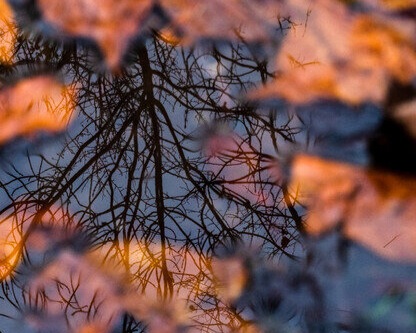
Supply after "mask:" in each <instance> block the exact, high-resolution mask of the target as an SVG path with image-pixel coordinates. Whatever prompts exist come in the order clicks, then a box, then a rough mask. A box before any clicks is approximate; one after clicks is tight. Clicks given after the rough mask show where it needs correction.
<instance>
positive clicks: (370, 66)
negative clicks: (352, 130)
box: [251, 0, 416, 104]
mask: <svg viewBox="0 0 416 333" xmlns="http://www.w3.org/2000/svg"><path fill="white" fill-rule="evenodd" d="M290 4H291V6H292V7H293V8H292V12H293V13H294V15H293V17H294V20H295V21H297V22H301V23H300V26H298V27H297V28H295V29H292V30H291V31H290V33H289V34H288V36H287V37H286V38H285V40H284V42H283V45H282V48H281V50H280V52H279V53H278V56H277V57H276V68H277V71H278V73H277V76H276V79H275V80H274V81H272V82H271V83H269V84H268V85H266V86H265V87H263V88H260V89H259V90H258V91H256V92H254V93H253V94H252V95H251V97H252V98H255V99H269V98H283V99H286V100H288V101H289V102H293V103H298V104H302V103H308V102H311V101H312V100H316V99H320V98H328V99H331V98H333V99H339V100H341V101H344V102H347V103H351V104H359V103H363V102H374V103H382V102H383V101H384V100H385V98H386V94H387V89H388V86H389V82H390V81H391V80H392V79H396V80H398V81H400V82H403V83H407V82H410V81H411V80H412V79H413V78H414V77H416V41H415V39H414V33H415V31H416V25H415V22H414V21H412V20H407V19H404V18H396V17H391V16H387V15H376V14H373V13H371V12H370V13H364V14H363V13H355V12H353V11H351V10H349V8H348V6H346V5H345V4H343V3H341V2H340V1H329V0H315V1H311V3H310V4H308V3H306V2H300V3H299V1H292V2H290ZM289 8H290V7H289ZM289 13H290V12H289Z"/></svg>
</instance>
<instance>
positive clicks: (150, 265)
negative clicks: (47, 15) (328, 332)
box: [1, 35, 301, 332]
mask: <svg viewBox="0 0 416 333" xmlns="http://www.w3.org/2000/svg"><path fill="white" fill-rule="evenodd" d="M35 48H36V50H37V51H36V52H35V50H34V49H35ZM39 48H40V51H39ZM79 48H80V46H77V45H73V46H70V47H65V48H62V47H60V46H59V45H55V44H46V43H43V42H39V41H38V40H33V39H31V38H29V39H22V40H21V41H20V44H18V45H17V50H16V54H15V57H16V62H15V64H14V67H12V68H11V69H10V71H11V72H12V73H18V72H19V71H20V69H19V68H22V67H23V68H25V67H27V68H31V67H41V66H39V64H43V65H44V66H52V67H54V68H55V69H59V70H60V71H61V72H62V73H63V75H64V78H65V81H67V82H69V83H71V82H77V83H78V85H79V87H80V91H79V97H78V112H79V116H78V118H77V120H76V122H75V124H74V125H73V126H71V128H70V130H69V132H68V134H67V135H66V136H65V137H60V138H59V140H57V142H56V144H55V146H53V147H49V146H43V147H41V148H40V149H39V148H37V147H36V146H34V145H29V148H28V153H27V154H26V156H25V157H24V158H23V157H22V156H21V155H19V156H18V157H16V158H15V159H14V158H12V157H9V158H8V160H9V164H7V165H3V168H2V172H1V192H2V193H1V195H2V198H4V200H3V203H2V207H1V208H2V209H1V214H2V217H3V218H2V226H1V227H6V224H7V223H14V224H15V225H16V227H15V228H17V229H18V230H19V231H20V233H21V236H20V237H21V239H20V238H18V239H17V240H16V241H17V243H18V245H16V246H15V247H14V249H15V251H14V252H13V254H10V253H8V252H7V251H5V254H6V256H7V257H8V259H1V260H2V261H4V260H9V259H10V258H17V257H18V258H19V259H18V260H19V261H20V262H22V263H23V264H22V265H21V266H19V268H18V269H17V271H16V272H15V273H14V274H13V276H11V277H8V278H7V279H6V276H2V279H3V283H2V287H3V297H4V300H3V301H2V303H7V302H8V303H10V304H12V306H14V307H15V308H16V309H18V311H19V312H21V313H22V314H24V316H25V318H26V320H27V321H28V322H29V323H31V325H32V326H33V327H35V328H37V331H42V332H44V331H54V328H53V327H50V326H48V325H50V318H55V319H56V323H59V324H55V325H59V326H58V327H59V330H60V331H62V332H64V331H65V327H67V328H66V330H67V331H71V332H87V331H88V332H90V331H111V327H114V330H116V331H121V332H140V331H143V330H145V327H146V326H144V325H143V324H141V322H140V321H142V320H143V321H144V322H145V323H146V325H148V326H147V329H148V330H150V331H152V332H162V331H164V332H174V331H175V329H177V331H179V329H180V328H181V327H184V326H189V331H193V330H195V332H201V331H203V332H222V331H228V332H230V331H233V330H240V331H241V330H243V328H244V327H245V326H247V325H248V322H247V319H244V315H242V314H239V313H237V311H236V310H235V309H233V308H232V307H229V306H227V305H226V304H224V303H222V302H221V301H220V300H218V298H217V296H216V294H217V291H216V288H215V284H214V281H213V276H212V265H211V257H212V255H213V253H214V251H215V249H217V248H218V246H227V245H228V244H230V243H239V242H244V243H248V244H256V245H257V246H258V247H259V248H261V249H262V251H264V253H266V254H267V255H270V256H271V257H274V258H276V259H278V258H280V257H281V256H287V257H290V258H294V257H295V252H296V249H297V232H296V230H297V228H299V227H300V226H301V219H300V217H299V214H298V212H297V208H296V198H295V197H294V196H292V195H291V194H290V193H289V192H288V190H287V188H286V187H285V186H278V185H276V176H275V172H274V157H275V156H276V155H277V154H278V153H279V149H280V146H281V144H282V143H283V142H285V141H286V142H294V140H295V135H296V133H297V128H296V127H295V126H294V125H293V124H292V119H291V118H290V117H289V116H288V115H283V114H277V113H276V112H274V110H259V109H256V107H255V106H253V105H250V104H248V103H246V102H244V101H242V100H240V99H239V95H238V92H239V91H247V90H248V89H250V88H252V87H253V86H254V85H256V84H263V83H265V82H267V80H268V79H269V77H271V76H272V75H273V74H272V73H271V72H269V71H268V67H267V63H266V62H265V61H261V60H258V59H257V58H256V56H255V55H253V54H252V53H251V52H250V49H249V48H247V47H246V46H245V45H244V44H232V45H226V46H223V45H221V46H218V47H216V48H215V50H214V51H213V52H211V51H210V52H202V51H201V50H189V49H182V48H179V47H175V46H172V45H170V44H167V43H165V42H164V41H163V40H162V39H161V38H159V37H158V36H156V35H155V36H154V38H152V39H151V40H150V41H149V42H148V43H147V44H146V45H144V46H143V45H142V46H141V47H138V48H137V49H136V52H135V53H134V54H131V55H130V57H131V58H132V61H133V63H132V65H131V66H129V67H128V68H127V69H125V70H124V72H123V73H122V75H119V76H112V75H109V74H105V73H103V74H96V73H95V72H93V71H92V70H90V66H89V65H88V64H89V62H90V61H91V59H90V58H89V56H88V55H87V56H84V55H81V54H85V53H81V52H79ZM4 75H6V74H4ZM4 75H3V76H4ZM7 75H10V74H7ZM12 75H14V74H12ZM3 80H5V78H3ZM215 140H220V142H219V143H217V144H216V143H215ZM8 149H11V148H10V147H9V148H8V147H7V146H6V147H5V148H4V150H5V152H6V153H7V151H8ZM50 151H52V153H51V152H50ZM6 153H4V155H6ZM22 159H24V163H23V162H22ZM6 228H8V227H6ZM15 228H13V230H15ZM80 235H84V236H82V237H81V236H80ZM2 265H4V264H3V263H2ZM28 268H30V271H31V273H30V274H29V276H30V278H29V280H27V274H26V273H25V272H27V271H28ZM67 272H70V274H69V275H68V274H66V273H67ZM116 272H117V273H116ZM114 275H117V277H115V276H114ZM92 276H94V278H92ZM110 281H111V282H110ZM161 300H165V302H161ZM169 307H171V308H172V309H175V310H174V311H173V310H172V311H173V312H172V311H170V310H169ZM175 311H176V312H175ZM178 311H179V312H178ZM172 313H174V314H172ZM120 316H121V317H120ZM42 318H43V319H42ZM120 318H121V319H120ZM184 318H186V319H184ZM189 318H191V319H189ZM45 325H46V326H45Z"/></svg>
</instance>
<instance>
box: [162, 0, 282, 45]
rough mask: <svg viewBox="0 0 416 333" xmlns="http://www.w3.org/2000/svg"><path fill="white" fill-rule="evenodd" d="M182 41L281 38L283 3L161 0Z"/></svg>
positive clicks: (234, 0) (235, 0) (268, 0)
mask: <svg viewBox="0 0 416 333" xmlns="http://www.w3.org/2000/svg"><path fill="white" fill-rule="evenodd" d="M161 4H162V7H163V9H164V10H165V11H166V13H167V14H168V16H169V17H170V19H171V26H172V27H173V28H174V30H176V31H179V33H180V35H181V37H182V43H185V44H189V43H193V42H195V41H197V40H199V39H220V40H224V39H229V40H235V39H240V38H241V39H243V40H244V41H247V42H250V41H270V40H271V39H273V38H275V37H277V35H278V34H277V33H276V29H275V28H276V27H277V26H278V25H279V21H278V18H279V17H280V11H281V8H280V7H281V3H280V1H270V0H251V1H247V0H228V1H221V0H211V1H204V0H161Z"/></svg>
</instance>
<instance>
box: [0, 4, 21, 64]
mask: <svg viewBox="0 0 416 333" xmlns="http://www.w3.org/2000/svg"><path fill="white" fill-rule="evenodd" d="M16 38H17V32H16V26H15V23H14V19H13V13H12V11H11V9H10V7H9V5H8V4H7V2H6V0H0V62H2V63H6V64H10V63H11V62H12V58H13V51H14V45H15V43H16Z"/></svg>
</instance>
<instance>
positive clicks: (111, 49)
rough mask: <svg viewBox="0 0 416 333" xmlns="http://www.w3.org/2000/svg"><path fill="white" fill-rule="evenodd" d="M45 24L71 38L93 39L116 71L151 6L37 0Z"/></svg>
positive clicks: (147, 1) (145, 1) (136, 1)
mask: <svg viewBox="0 0 416 333" xmlns="http://www.w3.org/2000/svg"><path fill="white" fill-rule="evenodd" d="M38 4H39V7H40V10H41V12H42V14H43V16H44V18H45V20H46V21H47V22H49V23H50V24H52V25H54V26H55V27H56V28H57V29H59V30H60V31H62V32H63V33H65V34H68V35H72V36H73V37H84V38H91V39H93V40H94V41H95V42H96V43H97V44H98V46H99V47H100V49H101V51H102V53H103V55H104V57H105V59H106V62H107V64H108V67H109V68H111V69H116V68H118V67H119V65H120V62H121V59H122V57H123V55H124V53H125V52H126V50H127V48H128V45H129V41H130V39H131V38H133V37H134V36H135V35H136V34H137V33H138V32H139V30H140V29H139V28H140V26H141V25H142V24H143V21H144V20H145V17H146V16H147V15H148V12H149V10H150V8H151V6H152V4H153V1H151V0H123V1H118V0H102V1H100V3H99V5H97V2H96V1H94V0H74V1H61V0H39V1H38Z"/></svg>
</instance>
